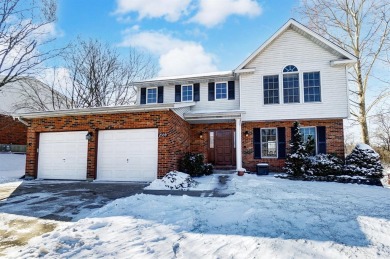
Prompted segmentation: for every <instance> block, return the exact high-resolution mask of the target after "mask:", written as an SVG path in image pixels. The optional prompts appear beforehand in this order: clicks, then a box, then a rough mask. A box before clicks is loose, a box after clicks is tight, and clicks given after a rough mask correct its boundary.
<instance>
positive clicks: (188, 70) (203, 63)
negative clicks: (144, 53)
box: [159, 45, 218, 76]
mask: <svg viewBox="0 0 390 259" xmlns="http://www.w3.org/2000/svg"><path fill="white" fill-rule="evenodd" d="M159 62H160V67H161V70H160V72H159V75H160V76H170V75H185V74H196V73H204V72H212V71H217V70H218V69H217V67H216V66H215V64H214V58H213V56H212V55H210V54H209V53H206V52H205V51H204V49H203V47H202V46H201V45H188V46H185V47H183V48H175V49H172V50H170V51H169V52H167V53H166V54H164V55H161V57H160V61H159Z"/></svg>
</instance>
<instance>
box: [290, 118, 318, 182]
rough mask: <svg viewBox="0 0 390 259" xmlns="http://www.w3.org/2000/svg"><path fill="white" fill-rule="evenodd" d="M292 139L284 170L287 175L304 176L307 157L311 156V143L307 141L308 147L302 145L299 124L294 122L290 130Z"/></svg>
mask: <svg viewBox="0 0 390 259" xmlns="http://www.w3.org/2000/svg"><path fill="white" fill-rule="evenodd" d="M292 133H293V135H292V139H291V143H290V153H289V154H288V155H287V157H286V163H285V167H284V170H286V173H287V174H291V175H292V176H294V177H300V176H303V175H304V174H305V171H306V167H307V163H308V159H307V158H308V156H309V154H311V150H312V147H311V146H310V145H312V143H313V141H311V140H309V141H308V142H307V143H308V147H306V145H305V144H304V143H303V137H302V133H301V131H300V125H299V122H297V121H295V122H294V124H293V128H292Z"/></svg>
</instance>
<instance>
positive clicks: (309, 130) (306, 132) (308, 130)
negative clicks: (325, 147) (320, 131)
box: [300, 127, 317, 155]
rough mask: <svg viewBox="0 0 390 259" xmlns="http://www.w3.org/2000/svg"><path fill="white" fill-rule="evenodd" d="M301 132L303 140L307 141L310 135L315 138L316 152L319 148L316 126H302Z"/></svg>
mask: <svg viewBox="0 0 390 259" xmlns="http://www.w3.org/2000/svg"><path fill="white" fill-rule="evenodd" d="M300 132H301V134H302V140H303V142H304V143H307V141H308V140H309V137H311V138H312V139H314V154H313V155H315V154H316V150H317V137H316V128H315V127H302V128H300Z"/></svg>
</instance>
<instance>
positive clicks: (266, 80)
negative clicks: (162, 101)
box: [263, 75, 279, 104]
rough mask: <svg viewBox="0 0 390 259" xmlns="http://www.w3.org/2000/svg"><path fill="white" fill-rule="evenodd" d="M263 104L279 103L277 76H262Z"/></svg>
mask: <svg viewBox="0 0 390 259" xmlns="http://www.w3.org/2000/svg"><path fill="white" fill-rule="evenodd" d="M263 88H264V104H274V103H279V76H278V75H274V76H264V77H263Z"/></svg>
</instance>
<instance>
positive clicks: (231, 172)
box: [213, 169, 237, 174]
mask: <svg viewBox="0 0 390 259" xmlns="http://www.w3.org/2000/svg"><path fill="white" fill-rule="evenodd" d="M236 172H237V171H236V170H235V169H234V170H219V169H214V171H213V174H235V173H236Z"/></svg>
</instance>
